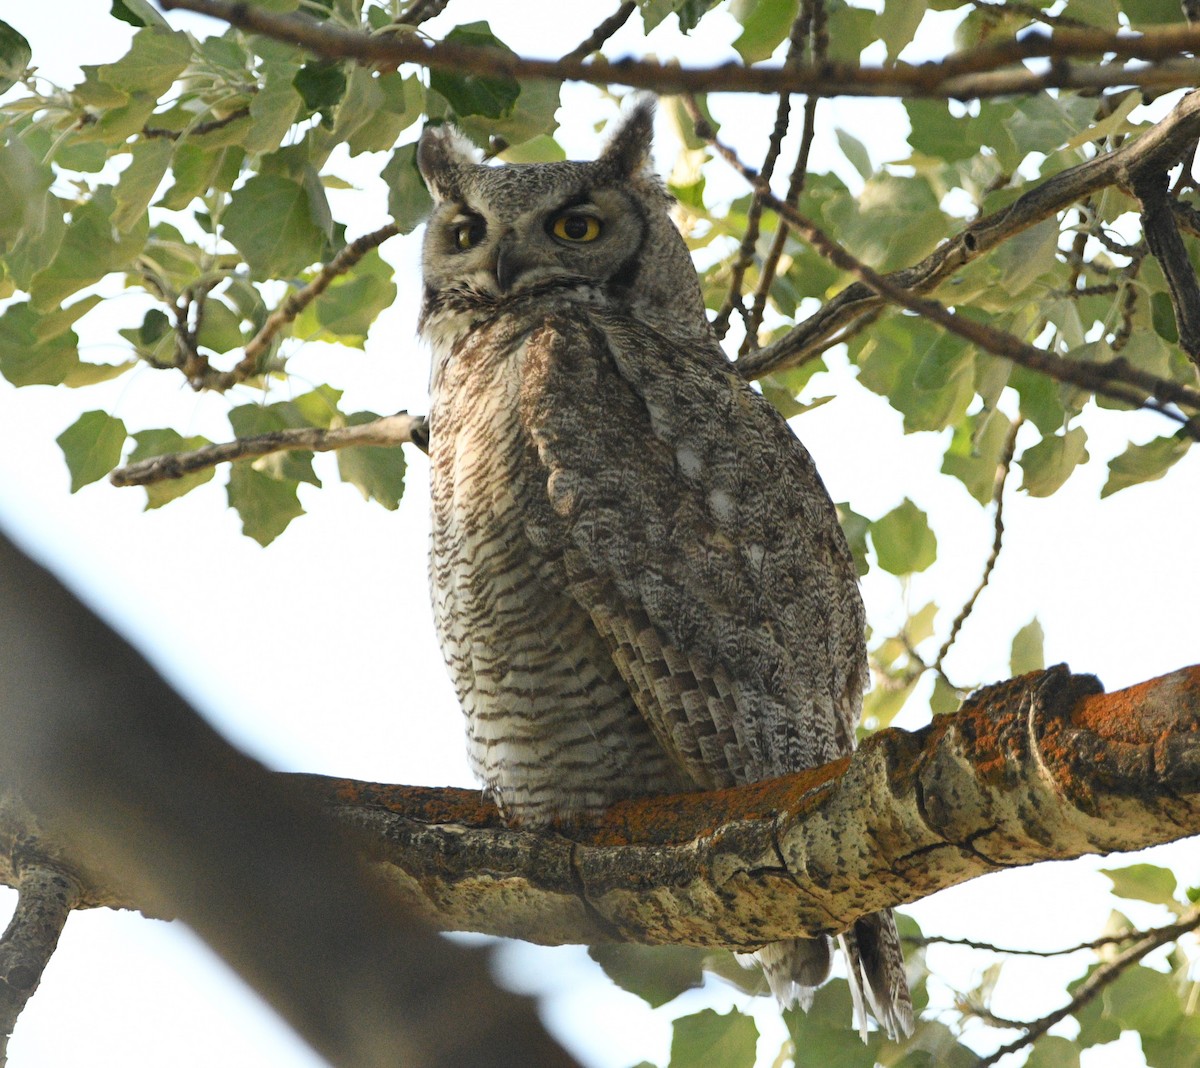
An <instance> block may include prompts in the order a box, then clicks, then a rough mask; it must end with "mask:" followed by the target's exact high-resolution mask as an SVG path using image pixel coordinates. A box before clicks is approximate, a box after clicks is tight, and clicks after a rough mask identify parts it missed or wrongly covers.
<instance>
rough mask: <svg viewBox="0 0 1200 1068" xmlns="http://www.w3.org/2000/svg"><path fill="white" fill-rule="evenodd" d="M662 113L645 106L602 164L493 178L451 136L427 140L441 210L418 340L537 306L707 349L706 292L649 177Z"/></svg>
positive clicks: (430, 246)
mask: <svg viewBox="0 0 1200 1068" xmlns="http://www.w3.org/2000/svg"><path fill="white" fill-rule="evenodd" d="M653 124H654V104H653V101H652V100H650V99H646V98H643V99H642V100H640V101H639V102H638V103H637V104H636V105H635V106H634V107H633V108H632V109H631V110H630V111H629V113H628V115H627V116H626V117H625V118H624V119H623V120H622V121H621V123H620V125H619V126H618V128H617V130H616V132H615V133H614V134H613V136H612V137H611V139H610V140H609V142H608V145H607V147H606V148H605V149H604V151H603V152H602V153H601V154H600V157H599V158H598V159H595V160H591V161H587V162H560V163H528V164H505V165H499V166H488V165H485V164H482V163H480V162H479V158H478V154H477V152H476V151H475V149H474V148H473V147H472V146H471V145H470V143H469V142H468V141H467V139H466V138H465V137H464V136H463V135H462V134H460V133H459V132H458V131H457V130H456V129H455V128H454V127H452V126H449V125H442V126H436V127H431V128H429V129H427V130H426V131H425V133H424V134H423V135H422V137H421V143H420V147H419V149H418V152H417V164H418V166H419V168H420V171H421V175H422V176H423V177H424V179H425V184H426V185H427V186H428V188H429V192H430V194H431V195H432V196H433V199H434V210H433V214H432V217H431V218H430V220H429V226H428V229H427V231H426V234H425V244H424V249H423V255H422V266H423V269H424V278H425V299H424V304H423V308H422V314H421V329H422V332H423V333H426V334H427V335H429V334H432V335H435V337H436V335H438V334H441V333H442V332H443V331H444V330H447V329H449V330H450V331H452V332H454V333H457V332H458V330H460V329H462V328H466V327H469V326H470V325H471V324H472V323H474V322H478V321H480V319H481V318H482V317H486V316H489V315H493V314H498V313H501V312H504V311H511V310H516V308H517V307H518V306H519V307H523V308H535V307H536V301H537V299H538V298H540V297H545V296H550V295H555V296H557V297H559V298H564V299H568V300H569V299H572V298H577V299H578V300H579V301H580V302H582V303H585V304H588V305H591V306H596V305H598V304H600V305H603V306H605V307H606V308H607V309H608V310H610V311H612V312H615V313H619V314H624V315H628V316H629V317H631V318H634V319H636V320H638V321H639V322H643V323H647V324H649V325H652V326H655V327H656V328H658V329H660V330H663V331H664V332H666V333H668V334H670V335H672V336H676V337H688V338H695V337H704V338H708V337H709V333H708V324H707V320H706V318H705V315H704V304H703V300H702V298H701V294H700V287H699V283H698V282H697V279H696V272H695V269H694V268H693V267H692V262H691V257H690V255H689V253H688V250H687V246H686V245H685V244H684V241H683V238H682V237H681V236H680V234H679V231H678V230H677V229H676V228H675V225H674V223H673V222H672V221H671V216H670V207H671V203H672V201H671V197H670V196H669V195H668V193H667V192H666V190H665V189H664V187H663V184H662V182H661V181H660V180H659V178H658V177H657V175H655V174H654V172H653V170H652V169H651V167H650V147H651V137H652V131H653Z"/></svg>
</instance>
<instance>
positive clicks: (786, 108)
mask: <svg viewBox="0 0 1200 1068" xmlns="http://www.w3.org/2000/svg"><path fill="white" fill-rule="evenodd" d="M819 3H820V0H805V2H804V3H803V4H801V7H800V13H799V14H798V15H797V16H796V18H795V19H793V20H792V26H791V29H790V30H789V31H788V50H787V56H786V58H785V59H784V61H783V62H784V65H785V66H786V65H787V64H789V63H796V62H797V61H798V60H799V58H800V56H802V55H803V54H804V43H805V41H806V40H807V39H808V33H809V29H810V28H811V26H812V15H813V9H814V6H817V5H818V4H819ZM791 116H792V98H791V96H790V95H789V94H787V93H780V94H779V103H778V104H777V105H776V107H775V125H774V126H773V127H772V128H771V136H770V137H769V138H768V140H767V154H766V156H764V157H763V162H762V166H761V167H760V168H759V172H760V173H761V174H762V177H763V181H765V182H770V181H771V178H772V177H773V175H774V174H775V164H776V163H777V162H778V160H779V152H780V149H781V148H782V147H783V139H784V137H786V136H787V132H788V126H789V124H790V122H791ZM762 213H763V205H762V200H761V199H760V198H759V196H758V194H757V193H755V194H754V195H753V196H752V197H751V199H750V210H749V212H748V213H747V216H746V229H745V232H744V233H743V234H742V243H741V245H740V246H739V247H738V251H737V255H736V256H735V257H734V260H733V264H732V266H731V268H730V275H729V293H728V295H727V296H726V297H725V302H724V304H722V305H721V309H720V311H718V312H717V315H716V318H714V319H713V322H712V328H713V333H714V334H716V335H717V337H718V338H723V337H724V336H725V335H726V333H728V331H729V317H730V315H731V314H732V313H733V310H734V309H735V308H736V309H737V310H738V311H739V312H740V313H741V315H742V318H743V319H745V317H746V308H745V305H744V304H743V302H742V282H743V280H744V279H745V277H746V270H747V268H749V266H750V264H751V263H753V262H754V251H755V249H756V248H757V247H758V235H759V226H760V223H761V221H762ZM754 329H755V330H757V328H754ZM751 333H752V331H751V328H750V327H749V326H747V327H746V338H747V340H748V339H749V338H750V337H751Z"/></svg>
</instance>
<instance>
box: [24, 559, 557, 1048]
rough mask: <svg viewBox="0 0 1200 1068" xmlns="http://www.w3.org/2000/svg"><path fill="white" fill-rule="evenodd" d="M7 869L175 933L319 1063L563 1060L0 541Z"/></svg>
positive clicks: (355, 859)
mask: <svg viewBox="0 0 1200 1068" xmlns="http://www.w3.org/2000/svg"><path fill="white" fill-rule="evenodd" d="M0 574H2V575H3V576H4V580H3V582H0V649H3V650H4V654H3V656H0V738H3V744H2V745H0V785H2V786H3V790H2V791H0V852H3V854H4V857H5V860H4V861H3V864H4V867H5V869H6V870H5V876H4V881H5V882H8V883H9V884H10V885H17V886H20V884H21V881H22V880H21V874H20V873H21V872H25V871H29V870H30V869H31V868H33V867H38V868H42V869H48V870H51V871H61V872H66V873H69V874H71V875H72V877H73V878H74V877H77V878H78V881H79V884H80V886H81V887H82V894H83V900H84V902H85V903H92V904H95V903H97V901H98V896H102V895H103V893H104V891H103V890H102V889H100V888H103V887H105V886H108V887H120V888H121V892H122V893H123V894H124V895H125V898H126V900H130V901H137V902H138V903H139V905H140V906H142V907H144V908H145V909H147V910H148V911H151V912H153V913H157V914H158V915H167V916H178V917H179V918H181V919H183V920H184V921H185V922H187V923H188V924H189V925H190V926H191V927H193V928H194V929H195V930H196V932H197V933H198V934H199V935H200V936H201V937H202V938H204V939H205V940H206V941H207V942H208V943H209V945H211V946H212V947H213V949H215V950H216V951H217V952H218V953H220V954H221V955H222V956H223V957H224V958H225V960H226V961H227V962H228V963H229V964H230V965H231V966H232V967H233V968H235V969H236V970H237V971H238V972H240V973H241V974H242V976H243V977H244V978H246V979H247V981H249V982H250V983H251V984H252V985H253V986H255V987H256V988H257V989H258V990H259V992H260V993H262V994H263V996H264V997H266V999H267V1000H268V1001H269V1002H270V1003H272V1004H273V1005H274V1006H275V1007H276V1008H277V1009H278V1010H279V1011H280V1012H281V1013H282V1014H283V1015H284V1016H285V1017H286V1018H287V1019H288V1020H289V1021H290V1022H291V1023H292V1025H293V1026H294V1027H295V1028H296V1029H297V1031H298V1032H300V1033H301V1034H302V1035H303V1036H304V1037H305V1038H306V1039H307V1040H308V1041H309V1042H311V1043H312V1045H313V1046H314V1047H315V1048H316V1049H317V1050H318V1051H320V1052H321V1053H322V1055H324V1056H325V1057H326V1058H327V1059H329V1060H330V1062H331V1063H333V1064H337V1065H340V1066H350V1068H357V1066H364V1068H367V1066H369V1068H385V1066H387V1068H392V1066H394V1065H397V1064H420V1065H430V1066H446V1068H449V1066H451V1065H454V1066H459V1065H463V1064H484V1063H487V1064H493V1065H506V1066H509V1068H518V1066H527V1065H530V1064H538V1065H541V1064H547V1065H555V1066H566V1065H570V1064H573V1063H574V1061H573V1060H572V1059H571V1058H570V1057H568V1056H567V1055H566V1054H565V1053H564V1052H563V1051H562V1050H561V1048H559V1047H558V1046H557V1045H556V1044H555V1043H554V1042H552V1041H551V1040H550V1039H549V1038H548V1037H547V1036H546V1034H545V1032H544V1031H543V1030H542V1029H541V1027H540V1025H539V1024H538V1023H537V1019H536V1015H535V1013H534V1010H533V1006H532V1003H531V1002H529V1001H528V1000H527V999H524V998H519V997H516V996H515V995H512V994H508V993H505V992H503V991H501V990H499V989H497V988H496V987H495V985H494V984H493V983H492V982H491V980H490V978H489V977H488V974H487V965H486V961H485V959H483V957H482V956H481V954H479V953H478V952H477V951H471V950H467V949H465V948H463V947H461V946H455V945H451V944H448V943H447V942H445V940H443V939H440V938H438V937H437V936H436V935H435V934H434V933H433V932H432V931H430V930H428V929H427V927H426V926H425V925H424V924H422V923H420V922H419V921H418V920H416V919H414V918H413V917H412V915H411V913H409V912H407V911H406V910H405V909H404V908H403V907H401V906H399V905H398V904H397V902H396V899H395V896H394V895H393V894H392V893H390V892H389V891H388V890H387V887H386V886H385V885H384V884H383V883H382V882H381V881H380V880H379V879H378V877H377V876H375V875H372V874H371V873H370V872H369V871H367V870H366V868H365V866H364V865H363V864H362V862H361V860H360V857H359V854H358V852H357V851H356V849H355V848H354V844H353V842H352V841H350V840H348V839H347V835H346V833H345V829H344V828H339V827H337V826H335V825H333V824H332V822H331V821H330V820H329V819H328V818H327V817H326V816H324V815H322V813H321V812H320V811H319V810H318V809H317V808H316V807H315V806H314V805H313V804H312V803H311V801H310V800H308V799H307V798H306V797H304V796H303V794H304V791H303V790H301V789H300V788H299V786H298V785H297V784H296V783H295V782H292V781H288V780H286V779H284V778H281V777H280V776H277V775H271V774H269V773H268V772H267V771H266V770H265V769H264V768H262V767H261V766H260V765H259V764H257V763H256V762H255V761H253V760H250V759H249V758H248V757H246V756H244V755H243V754H241V753H239V752H237V751H236V750H235V749H233V748H232V747H231V746H230V745H229V744H228V743H227V742H225V741H223V740H222V739H221V738H220V737H219V736H218V735H217V734H216V733H215V732H214V731H213V730H212V729H211V728H210V727H208V726H207V725H206V724H205V723H204V722H203V721H202V720H201V719H200V717H199V716H198V715H197V714H196V713H195V712H194V711H192V710H191V709H190V708H189V707H188V706H187V705H186V704H185V703H184V701H183V700H182V698H180V697H179V696H178V694H176V693H175V692H174V691H173V690H172V689H171V688H170V687H169V686H168V685H167V684H166V683H165V682H164V681H163V680H162V679H161V678H160V677H159V676H158V675H157V674H156V673H155V672H154V671H153V669H152V668H150V666H149V665H148V664H147V663H146V662H145V660H144V659H142V657H141V656H139V655H138V654H137V653H136V652H134V650H133V649H131V648H130V647H129V646H128V645H127V644H126V643H125V642H124V641H122V640H121V639H120V638H119V637H117V635H116V634H114V633H113V632H112V631H111V630H110V629H109V628H108V627H107V626H105V625H104V624H103V623H101V622H100V620H98V619H97V618H96V617H95V616H94V615H92V613H91V612H90V611H88V610H87V609H86V608H84V607H83V605H82V604H81V603H80V602H79V601H77V600H76V599H75V598H74V597H72V596H71V595H70V594H69V593H68V592H67V591H66V590H65V589H63V587H62V586H60V585H59V584H58V583H57V582H56V581H55V580H54V579H53V578H51V577H50V576H49V575H48V574H47V573H46V572H45V571H43V570H42V569H41V568H39V567H37V566H36V565H34V564H33V563H32V562H31V561H29V560H28V559H27V558H25V557H24V556H23V555H21V553H19V552H18V551H17V550H16V549H15V548H14V547H13V546H12V545H11V543H9V542H8V541H7V540H4V539H3V538H0Z"/></svg>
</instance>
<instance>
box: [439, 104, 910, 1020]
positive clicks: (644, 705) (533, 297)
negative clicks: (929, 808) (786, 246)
mask: <svg viewBox="0 0 1200 1068" xmlns="http://www.w3.org/2000/svg"><path fill="white" fill-rule="evenodd" d="M651 119H652V111H651V109H650V107H649V106H648V105H646V104H642V105H639V106H638V107H637V108H635V109H634V110H633V112H632V113H631V115H630V117H629V118H628V119H627V120H626V122H625V123H624V124H623V126H622V127H621V129H620V130H619V132H618V133H617V134H616V136H615V137H614V139H613V140H612V142H611V143H610V145H609V147H608V148H607V149H606V150H605V152H604V153H603V154H602V155H601V157H600V158H599V159H598V160H596V161H594V162H590V163H555V164H538V165H527V166H523V167H521V166H508V167H486V166H482V165H479V164H477V163H476V162H475V160H474V158H473V156H472V155H471V154H470V150H469V148H468V147H467V146H466V145H465V143H464V142H463V141H462V140H461V138H459V137H458V135H456V134H455V133H454V132H453V131H452V130H450V129H449V128H447V127H440V128H436V129H432V130H429V131H427V132H426V134H425V136H424V137H423V138H422V142H421V148H420V153H419V163H420V166H421V171H422V174H423V175H424V177H425V180H426V183H427V184H428V185H429V187H430V190H431V192H432V193H433V194H434V198H435V202H436V206H435V210H434V215H433V218H432V220H431V222H430V225H429V230H428V233H427V236H426V243H425V253H424V270H425V284H426V289H425V298H424V305H423V309H422V316H421V330H422V333H423V335H424V336H425V337H426V338H427V339H428V340H429V341H430V342H431V344H432V346H433V351H434V366H433V377H432V387H431V409H430V458H431V479H432V494H433V543H432V552H431V557H430V581H431V588H432V593H433V601H434V615H435V618H436V621H437V627H438V633H439V637H440V640H441V643H442V647H443V649H444V651H445V655H446V660H447V663H448V665H449V668H450V673H451V676H452V677H453V679H454V682H455V686H456V688H457V691H458V696H459V698H460V700H461V702H462V705H463V708H464V711H465V712H466V717H467V733H468V745H469V752H470V756H471V761H472V765H473V767H474V770H475V772H476V773H477V774H478V775H479V777H480V778H481V779H482V780H483V782H484V783H485V784H486V786H487V788H488V789H489V791H490V792H491V793H492V795H493V796H494V797H495V799H496V801H497V803H498V804H499V805H500V806H501V809H502V811H503V812H504V813H505V815H506V817H507V818H509V819H512V820H515V821H522V822H526V823H544V822H547V821H549V820H551V819H569V818H571V817H572V816H573V815H578V814H581V813H585V812H588V811H593V810H596V809H600V808H603V807H605V806H607V805H609V804H611V803H612V802H613V801H614V800H617V799H619V798H622V797H630V796H635V795H639V794H655V793H666V792H671V791H676V790H683V789H689V788H696V787H701V788H712V787H722V786H732V785H736V784H739V783H745V782H753V781H757V780H760V779H764V778H769V777H772V776H775V775H780V774H784V773H786V772H789V771H796V770H800V769H802V768H807V767H812V766H815V765H819V764H823V763H826V762H828V761H829V760H832V759H835V758H836V757H838V756H842V755H844V754H845V753H848V752H849V751H850V750H851V749H852V748H853V745H854V728H855V725H856V724H857V721H858V717H859V713H860V709H861V702H862V691H863V687H864V684H865V681H866V656H865V645H864V638H863V631H864V618H863V608H862V600H861V597H860V595H859V592H858V583H857V579H856V576H855V571H854V565H853V560H852V558H851V556H850V552H849V549H848V547H847V545H846V541H845V538H844V536H843V535H842V532H841V530H840V528H839V526H838V523H837V517H836V514H835V511H834V508H833V505H832V503H831V502H830V500H829V496H828V494H827V493H826V491H825V488H824V486H823V485H822V483H821V480H820V477H819V476H818V474H817V472H816V469H815V467H814V466H813V463H812V460H811V458H810V457H809V455H808V453H807V451H806V450H805V449H804V447H803V446H802V445H801V444H800V443H799V441H797V440H796V438H795V436H794V435H793V434H792V432H791V430H790V429H789V428H788V426H787V424H786V423H785V422H784V421H783V419H782V418H781V417H780V416H779V414H778V413H777V412H776V411H775V410H774V409H773V408H772V407H771V406H770V405H769V404H768V403H767V402H766V401H764V400H763V398H762V397H761V396H759V395H758V394H757V393H755V392H754V391H753V390H752V389H750V387H749V386H748V385H746V383H745V382H744V381H743V380H742V379H741V378H740V377H739V376H738V375H737V374H736V373H735V372H734V370H733V369H732V368H731V367H730V365H729V363H728V361H727V360H726V359H725V357H724V355H723V354H722V352H721V350H720V347H719V346H718V345H717V343H716V341H715V340H714V338H713V337H712V334H711V331H710V329H709V327H708V322H707V319H706V317H705V314H704V306H703V302H702V299H701V295H700V290H699V285H698V282H697V279H696V275H695V271H694V269H693V268H692V266H691V260H690V257H689V254H688V251H687V248H686V245H685V244H684V242H683V240H682V239H681V238H680V236H679V234H678V232H677V231H676V230H675V228H674V226H673V224H672V223H671V220H670V216H669V211H668V205H669V198H668V197H667V195H666V193H665V191H664V190H663V188H662V185H661V183H660V182H659V180H658V179H657V178H656V177H655V176H654V175H653V174H652V172H651V171H650V170H649V168H648V156H649V146H650V132H651V125H652V122H651ZM840 937H841V941H842V944H843V947H844V948H845V951H846V953H847V956H848V958H849V961H850V971H851V977H852V987H853V988H854V990H855V993H856V999H857V1002H858V1004H859V1006H860V1009H859V1015H860V1020H862V1021H863V1026H864V1027H865V1014H864V1012H863V1010H862V1008H861V1005H862V1001H863V998H864V996H865V998H866V1000H867V1001H868V1002H869V1003H870V1005H871V1006H872V1009H873V1011H874V1013H875V1015H876V1017H877V1018H878V1019H879V1020H880V1021H881V1023H882V1024H883V1025H884V1026H885V1028H887V1030H888V1031H889V1032H891V1033H893V1034H899V1033H907V1032H908V1031H910V1030H911V1026H912V1015H911V1006H910V1004H909V999H908V990H907V986H906V983H905V981H904V970H903V957H902V955H901V953H900V946H899V941H898V939H897V937H896V931H895V926H894V924H893V921H892V918H891V915H890V913H879V914H876V915H875V916H870V917H866V918H865V919H864V920H862V921H859V923H858V924H856V925H855V928H854V929H853V930H852V931H850V932H846V933H845V934H844V935H842V936H840ZM830 954H831V942H830V940H829V939H828V938H820V939H808V940H797V941H793V942H787V943H781V944H778V945H774V946H768V947H765V948H764V949H763V950H761V951H760V952H759V954H758V958H759V961H760V963H762V964H763V966H764V970H765V972H766V975H767V978H768V980H769V982H770V984H771V988H772V990H773V991H774V992H775V993H776V994H777V995H778V996H779V998H780V1000H781V1001H783V1002H785V1003H793V1002H797V1001H798V1002H800V1003H801V1004H805V1005H806V1004H807V1003H808V1002H809V1001H810V1000H811V996H812V989H813V988H814V987H816V986H817V985H819V984H820V983H821V982H823V981H824V979H825V978H826V976H827V975H828V973H829V966H830Z"/></svg>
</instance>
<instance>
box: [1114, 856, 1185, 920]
mask: <svg viewBox="0 0 1200 1068" xmlns="http://www.w3.org/2000/svg"><path fill="white" fill-rule="evenodd" d="M1100 874H1101V875H1107V876H1108V878H1109V881H1110V882H1111V883H1112V884H1113V890H1112V892H1113V893H1114V894H1115V895H1116V896H1117V897H1124V898H1129V899H1131V900H1134V901H1149V902H1150V903H1151V904H1154V905H1167V906H1169V907H1170V908H1173V909H1177V908H1178V906H1179V902H1178V901H1177V900H1176V897H1175V890H1176V887H1177V886H1178V883H1177V882H1176V880H1175V873H1174V872H1172V871H1171V870H1170V869H1169V868H1160V867H1159V866H1158V865H1156V864H1130V865H1128V866H1127V867H1124V868H1101V869H1100Z"/></svg>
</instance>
